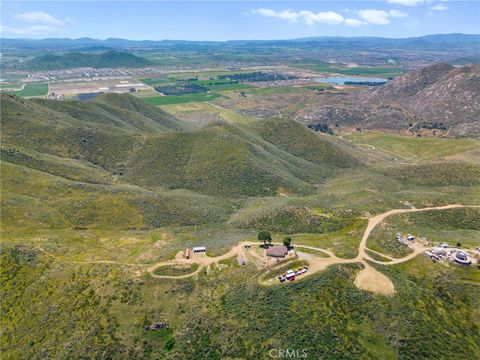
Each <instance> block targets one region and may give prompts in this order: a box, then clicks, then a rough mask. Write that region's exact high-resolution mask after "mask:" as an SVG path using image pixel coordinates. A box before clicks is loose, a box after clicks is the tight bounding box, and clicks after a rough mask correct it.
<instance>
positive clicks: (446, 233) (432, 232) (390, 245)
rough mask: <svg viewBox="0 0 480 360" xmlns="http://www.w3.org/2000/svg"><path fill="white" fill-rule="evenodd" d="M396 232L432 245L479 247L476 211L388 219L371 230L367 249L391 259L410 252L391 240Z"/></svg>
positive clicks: (479, 224) (479, 217)
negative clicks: (422, 238)
mask: <svg viewBox="0 0 480 360" xmlns="http://www.w3.org/2000/svg"><path fill="white" fill-rule="evenodd" d="M397 233H402V234H413V235H414V236H416V237H427V238H428V239H429V240H430V241H432V242H433V243H440V242H447V243H449V244H450V245H452V246H455V245H456V243H457V242H459V243H461V244H462V245H463V246H465V247H467V248H475V247H477V246H479V245H480V210H479V209H451V210H444V211H427V212H424V213H423V212H422V213H414V214H401V215H395V216H392V217H390V218H388V219H386V221H384V222H383V223H382V224H381V225H379V226H378V227H377V228H375V229H374V230H373V232H372V235H371V238H370V239H369V241H368V247H370V248H371V249H372V250H376V251H380V252H383V253H385V254H390V255H392V256H397V257H398V256H404V255H406V254H408V253H409V252H410V250H409V249H408V248H407V247H406V246H404V245H401V244H400V243H399V242H397V241H396V240H395V235H396V234H397Z"/></svg>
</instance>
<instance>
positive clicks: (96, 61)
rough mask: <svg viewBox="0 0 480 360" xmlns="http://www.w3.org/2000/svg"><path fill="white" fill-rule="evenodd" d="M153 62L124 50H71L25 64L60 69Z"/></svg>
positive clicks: (33, 68)
mask: <svg viewBox="0 0 480 360" xmlns="http://www.w3.org/2000/svg"><path fill="white" fill-rule="evenodd" d="M151 64H152V63H151V62H150V61H149V60H147V59H144V58H141V57H138V56H135V55H132V54H130V53H127V52H124V51H115V50H110V51H107V52H104V53H101V54H92V53H82V52H70V53H65V54H61V55H54V54H46V55H40V56H37V57H35V58H33V59H32V60H30V61H28V62H27V63H26V64H25V67H26V68H28V69H30V70H58V69H69V68H76V67H94V68H119V67H130V68H131V67H142V66H148V65H151Z"/></svg>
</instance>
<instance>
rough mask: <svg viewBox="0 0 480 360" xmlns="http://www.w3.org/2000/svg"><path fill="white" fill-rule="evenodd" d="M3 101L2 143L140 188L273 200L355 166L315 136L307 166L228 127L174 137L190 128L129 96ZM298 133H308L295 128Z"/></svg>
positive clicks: (298, 156) (296, 153)
mask: <svg viewBox="0 0 480 360" xmlns="http://www.w3.org/2000/svg"><path fill="white" fill-rule="evenodd" d="M3 100H4V101H3V103H4V105H5V106H3V107H2V112H3V116H2V121H3V124H2V128H3V130H4V131H3V140H4V142H5V143H8V144H11V145H12V146H20V147H24V148H27V147H29V146H34V147H35V149H36V150H38V151H40V152H46V153H49V154H51V155H55V156H61V157H69V158H77V159H80V160H83V161H88V162H90V163H93V164H95V165H98V166H100V167H102V168H103V169H106V170H107V171H109V172H110V173H113V174H118V175H120V176H121V177H122V178H123V179H124V180H125V181H127V182H129V183H133V184H137V185H141V186H149V187H164V188H169V189H175V188H186V189H191V190H196V191H200V192H204V193H209V194H219V193H220V194H224V195H229V196H232V195H233V196H237V195H274V194H275V193H276V191H277V189H278V188H280V187H284V188H286V189H287V190H288V191H290V192H294V193H300V194H305V193H312V192H313V191H314V187H313V186H312V183H318V182H319V181H321V180H322V179H324V178H326V177H328V176H331V175H332V174H333V172H334V170H335V169H340V168H342V167H348V166H352V165H354V164H355V163H356V162H355V160H354V159H353V158H352V157H351V156H350V155H348V154H346V153H345V152H344V151H343V150H341V149H339V148H338V146H337V145H335V144H333V143H329V142H327V141H326V140H325V141H322V140H321V139H316V138H315V139H311V140H312V142H315V141H317V142H318V143H319V146H317V147H316V148H315V150H316V151H317V152H318V154H321V155H318V156H322V158H318V159H313V161H311V160H310V159H309V158H308V156H307V158H304V157H305V155H306V153H307V151H303V152H302V151H301V150H300V149H298V148H297V149H293V151H292V150H291V149H289V148H288V147H284V146H282V144H280V143H279V146H278V147H277V146H275V145H274V144H272V143H270V142H268V141H266V140H265V139H263V138H261V137H259V136H258V135H256V134H255V133H252V132H251V131H249V130H246V129H241V128H238V127H236V126H234V125H228V124H221V123H220V124H213V125H211V126H208V127H205V128H203V129H201V130H197V131H189V132H176V131H175V130H185V129H189V128H191V125H187V124H186V123H183V122H180V121H179V120H177V119H175V118H173V117H172V116H171V115H168V114H166V113H164V112H163V111H162V110H160V109H156V108H154V107H150V106H148V105H145V104H143V103H142V102H141V100H139V99H135V98H133V97H131V96H116V95H110V96H102V97H100V98H99V99H98V100H95V101H91V102H86V103H81V102H55V101H35V102H22V101H21V100H18V99H15V98H11V97H4V98H3ZM36 114H42V116H41V117H38V116H35V115H36ZM172 130H173V131H172ZM298 131H300V132H303V133H304V134H305V136H309V135H310V133H309V131H308V130H307V129H304V128H303V127H300V126H299V125H298V126H297V132H298ZM310 136H311V135H310ZM32 137H33V140H34V142H33V143H32ZM289 142H292V140H289ZM322 144H326V145H322ZM157 154H158V156H157ZM336 159H337V160H336ZM320 160H323V161H320ZM322 163H323V165H325V166H322Z"/></svg>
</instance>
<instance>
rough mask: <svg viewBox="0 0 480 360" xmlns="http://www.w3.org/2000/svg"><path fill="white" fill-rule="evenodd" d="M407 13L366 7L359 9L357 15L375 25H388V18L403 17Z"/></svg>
mask: <svg viewBox="0 0 480 360" xmlns="http://www.w3.org/2000/svg"><path fill="white" fill-rule="evenodd" d="M407 16H408V14H407V13H405V12H403V11H399V10H389V11H385V10H375V9H366V10H359V11H358V17H359V18H360V19H362V20H364V21H366V22H368V23H370V24H375V25H388V24H390V18H403V17H407Z"/></svg>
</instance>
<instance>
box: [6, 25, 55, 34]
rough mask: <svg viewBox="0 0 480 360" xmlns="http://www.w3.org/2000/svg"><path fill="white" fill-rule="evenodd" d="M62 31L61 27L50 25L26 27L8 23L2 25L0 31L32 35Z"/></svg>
mask: <svg viewBox="0 0 480 360" xmlns="http://www.w3.org/2000/svg"><path fill="white" fill-rule="evenodd" d="M59 32H62V30H61V29H59V28H57V27H54V26H48V25H32V26H26V27H11V26H6V25H1V26H0V33H2V34H3V33H8V34H14V35H31V36H37V37H40V36H43V35H45V34H53V33H59Z"/></svg>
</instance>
